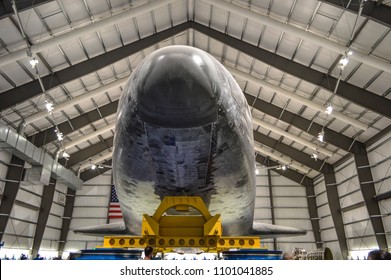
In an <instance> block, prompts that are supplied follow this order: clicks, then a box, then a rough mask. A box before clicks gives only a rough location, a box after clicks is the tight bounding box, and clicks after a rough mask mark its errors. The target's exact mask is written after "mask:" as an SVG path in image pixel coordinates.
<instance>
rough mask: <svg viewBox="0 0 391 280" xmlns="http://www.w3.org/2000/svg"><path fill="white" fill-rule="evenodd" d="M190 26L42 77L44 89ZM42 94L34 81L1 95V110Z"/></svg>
mask: <svg viewBox="0 0 391 280" xmlns="http://www.w3.org/2000/svg"><path fill="white" fill-rule="evenodd" d="M189 26H190V23H189V22H185V23H182V24H180V25H177V26H175V27H172V28H169V29H166V30H164V31H161V32H159V33H156V34H154V35H151V36H148V37H146V38H143V39H141V40H138V41H136V42H133V43H131V44H129V45H126V46H124V47H121V48H118V49H115V50H112V51H109V52H107V53H105V54H102V55H99V56H96V57H94V58H91V59H88V60H86V61H83V62H80V63H78V64H76V65H73V66H70V67H67V68H65V69H63V70H60V71H58V72H54V73H53V74H52V75H47V76H45V77H41V80H42V83H43V85H44V88H45V90H46V91H49V90H51V89H53V88H56V87H57V86H59V85H61V84H64V83H67V82H69V81H72V80H74V79H77V78H79V77H82V76H85V75H87V74H90V73H91V72H95V71H97V70H99V69H102V68H104V67H106V66H108V65H111V64H113V63H115V62H117V61H119V60H121V59H124V58H126V57H129V56H131V55H133V54H135V53H137V52H139V51H142V50H144V49H146V48H148V47H151V46H153V45H155V44H157V43H159V42H161V41H164V40H166V39H168V38H170V37H173V36H175V35H177V34H179V33H181V32H183V31H186V30H187V29H188V28H189ZM41 93H42V88H41V85H40V83H39V81H38V80H34V81H32V82H29V83H26V84H24V85H21V86H18V87H16V88H13V89H11V90H8V91H5V92H3V93H1V96H2V102H1V103H0V110H4V109H6V108H9V107H12V106H14V105H16V104H18V103H20V102H23V101H25V100H27V99H30V98H33V97H35V96H37V95H39V94H41Z"/></svg>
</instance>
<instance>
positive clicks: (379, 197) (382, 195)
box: [374, 191, 391, 201]
mask: <svg viewBox="0 0 391 280" xmlns="http://www.w3.org/2000/svg"><path fill="white" fill-rule="evenodd" d="M389 198H391V191H388V192H384V193H380V194H377V195H375V197H374V199H375V200H376V201H380V200H384V199H389Z"/></svg>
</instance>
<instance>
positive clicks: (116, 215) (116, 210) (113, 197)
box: [108, 185, 122, 220]
mask: <svg viewBox="0 0 391 280" xmlns="http://www.w3.org/2000/svg"><path fill="white" fill-rule="evenodd" d="M108 215H109V219H110V220H111V219H122V212H121V208H120V206H119V202H118V197H117V193H116V191H115V186H114V185H112V186H111V193H110V206H109V213H108Z"/></svg>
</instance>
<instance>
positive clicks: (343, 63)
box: [339, 56, 349, 70]
mask: <svg viewBox="0 0 391 280" xmlns="http://www.w3.org/2000/svg"><path fill="white" fill-rule="evenodd" d="M348 62H349V59H348V58H347V57H346V56H344V57H343V58H341V60H340V61H339V68H340V69H341V70H344V69H345V67H346V65H348Z"/></svg>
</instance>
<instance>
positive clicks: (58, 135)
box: [57, 131, 64, 141]
mask: <svg viewBox="0 0 391 280" xmlns="http://www.w3.org/2000/svg"><path fill="white" fill-rule="evenodd" d="M57 139H58V141H62V140H63V139H64V135H63V134H62V132H60V131H57Z"/></svg>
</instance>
